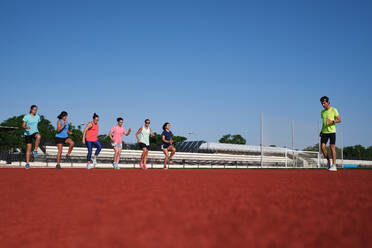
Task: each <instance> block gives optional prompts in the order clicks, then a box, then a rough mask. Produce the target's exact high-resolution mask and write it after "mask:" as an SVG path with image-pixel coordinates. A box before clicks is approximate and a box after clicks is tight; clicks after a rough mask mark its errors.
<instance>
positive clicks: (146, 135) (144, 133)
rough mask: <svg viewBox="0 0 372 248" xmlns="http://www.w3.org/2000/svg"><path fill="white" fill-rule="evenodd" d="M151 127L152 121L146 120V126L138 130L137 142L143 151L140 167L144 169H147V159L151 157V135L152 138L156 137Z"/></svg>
mask: <svg viewBox="0 0 372 248" xmlns="http://www.w3.org/2000/svg"><path fill="white" fill-rule="evenodd" d="M149 126H150V120H149V119H146V120H145V125H144V126H143V127H141V128H140V129H138V132H137V133H136V137H137V142H138V144H139V146H140V147H141V149H142V151H143V152H142V155H141V160H140V167H141V168H142V169H147V166H146V163H147V158H148V156H149V147H150V135H151V137H154V136H155V135H154V134H153V133H152V130H151V128H150V127H149Z"/></svg>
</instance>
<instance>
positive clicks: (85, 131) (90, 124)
mask: <svg viewBox="0 0 372 248" xmlns="http://www.w3.org/2000/svg"><path fill="white" fill-rule="evenodd" d="M90 128H92V123H89V124H88V125H87V126H86V127H85V129H84V132H83V141H85V135H86V134H87V131H88V129H90Z"/></svg>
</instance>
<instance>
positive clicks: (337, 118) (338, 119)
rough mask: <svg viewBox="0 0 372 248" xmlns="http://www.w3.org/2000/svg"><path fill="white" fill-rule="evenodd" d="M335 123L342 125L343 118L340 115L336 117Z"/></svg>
mask: <svg viewBox="0 0 372 248" xmlns="http://www.w3.org/2000/svg"><path fill="white" fill-rule="evenodd" d="M334 123H341V117H340V116H339V115H338V116H336V120H334Z"/></svg>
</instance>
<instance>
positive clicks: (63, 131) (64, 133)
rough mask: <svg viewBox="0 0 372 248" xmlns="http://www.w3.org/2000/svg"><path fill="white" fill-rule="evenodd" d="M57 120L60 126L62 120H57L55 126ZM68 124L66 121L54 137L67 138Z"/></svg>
mask: <svg viewBox="0 0 372 248" xmlns="http://www.w3.org/2000/svg"><path fill="white" fill-rule="evenodd" d="M58 122H60V123H61V126H63V121H62V120H58V121H57V126H58ZM68 126H69V125H68V122H67V124H66V126H65V127H64V128H63V129H62V130H61V131H60V132H59V133H57V134H56V137H57V138H62V139H66V138H68V133H67V131H68Z"/></svg>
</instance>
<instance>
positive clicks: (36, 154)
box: [32, 150, 39, 158]
mask: <svg viewBox="0 0 372 248" xmlns="http://www.w3.org/2000/svg"><path fill="white" fill-rule="evenodd" d="M32 154H33V155H34V157H35V158H37V157H38V156H39V154H38V153H37V151H36V150H34V152H33V153H32Z"/></svg>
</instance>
